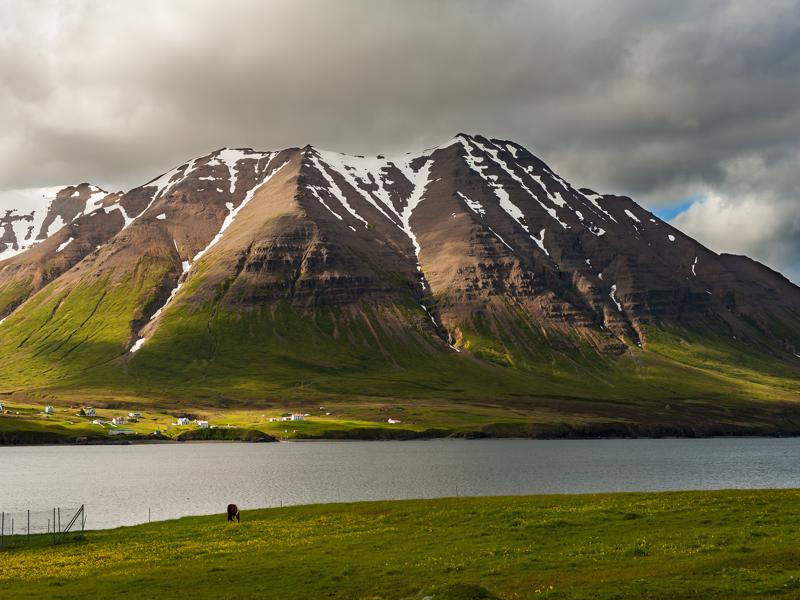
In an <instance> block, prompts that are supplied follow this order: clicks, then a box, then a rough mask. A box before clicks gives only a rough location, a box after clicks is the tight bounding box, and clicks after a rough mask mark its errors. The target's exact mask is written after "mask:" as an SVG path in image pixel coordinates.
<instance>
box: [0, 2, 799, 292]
mask: <svg viewBox="0 0 800 600" xmlns="http://www.w3.org/2000/svg"><path fill="white" fill-rule="evenodd" d="M0 14H1V15H2V17H0V160H2V164H3V165H4V166H3V168H2V170H0V190H2V189H9V188H19V187H32V186H40V185H57V184H61V183H75V182H81V181H90V182H92V183H96V184H98V185H101V186H103V187H105V188H106V189H109V190H111V189H125V188H128V187H132V186H134V185H138V184H140V183H143V182H144V181H146V180H148V179H150V178H151V177H153V176H154V175H157V174H159V173H160V172H162V171H164V170H166V169H167V168H169V167H172V166H174V165H176V164H179V163H182V162H184V161H185V160H186V159H188V158H191V157H194V156H198V155H202V154H205V153H207V152H209V151H210V150H212V149H215V148H219V147H222V146H251V147H254V148H259V149H276V148H284V147H288V146H302V145H305V144H306V143H311V144H314V145H318V146H320V147H323V148H327V149H332V150H339V151H343V152H351V153H358V154H374V153H378V152H390V151H393V150H394V151H406V150H412V149H418V148H424V147H428V146H432V145H436V144H438V143H441V142H443V141H445V140H447V139H449V138H450V137H451V136H452V135H453V134H455V133H458V132H460V131H464V132H468V133H482V134H484V135H488V136H493V137H502V138H508V139H513V140H515V141H517V142H519V143H521V144H523V145H525V146H527V147H528V148H529V149H531V150H532V151H533V152H535V153H536V154H538V155H539V156H540V157H541V158H543V159H544V160H545V161H546V162H548V163H549V164H550V165H551V166H552V167H553V168H554V170H556V171H557V172H558V173H560V174H561V175H562V176H564V177H565V178H566V179H567V180H569V181H570V182H572V183H573V184H574V185H576V186H588V187H592V188H594V189H596V190H597V191H600V192H606V193H610V192H614V193H624V194H628V195H630V196H632V197H633V198H634V199H636V200H637V201H639V202H640V203H641V204H643V205H644V206H646V207H647V208H650V209H651V210H656V211H657V212H659V213H660V214H663V215H668V216H671V217H673V223H675V224H676V225H677V226H678V227H680V228H681V229H683V230H684V231H686V232H687V233H688V234H690V235H692V236H694V237H696V238H697V239H699V240H700V241H702V242H704V243H706V244H707V245H709V246H710V247H711V248H712V249H714V250H717V251H727V252H737V253H744V254H748V255H750V256H752V257H754V258H756V259H758V260H761V261H763V262H765V263H767V264H769V265H770V266H772V267H774V268H776V269H779V270H781V271H782V272H784V273H785V274H787V275H788V276H790V277H791V278H792V279H793V280H794V281H796V282H797V281H800V187H799V186H798V183H797V181H798V175H800V0H795V1H792V0H779V1H769V0H758V1H756V0H741V1H725V0H718V1H716V0H709V1H706V2H702V1H697V0H695V1H692V2H688V1H687V2H683V1H680V0H670V1H668V2H667V1H664V0H653V1H652V2H644V1H642V0H639V1H630V2H629V1H625V0H615V1H614V2H609V1H608V0H598V1H596V2H595V1H591V0H575V1H574V2H570V1H566V0H552V1H538V2H524V1H511V0H487V1H478V0H463V1H444V0H439V1H433V0H421V1H412V0H403V1H400V0H397V1H395V2H382V1H379V0H363V1H362V0H337V1H335V2H333V1H330V0H304V1H303V2H287V1H286V0H281V1H280V2H273V1H268V0H253V1H248V0H225V1H224V2H205V1H200V0H197V1H182V0H163V1H161V2H156V1H150V0H136V1H135V2H134V1H131V2H122V1H119V2H112V1H106V2H99V1H98V2H93V1H80V0H75V1H69V0H57V1H56V0H53V1H50V2H43V1H37V0H24V1H23V0H0ZM676 213H677V214H676Z"/></svg>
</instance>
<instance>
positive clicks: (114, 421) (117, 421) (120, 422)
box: [111, 417, 125, 425]
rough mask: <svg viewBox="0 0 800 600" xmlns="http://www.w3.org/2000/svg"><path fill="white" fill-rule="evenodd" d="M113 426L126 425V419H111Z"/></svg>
mask: <svg viewBox="0 0 800 600" xmlns="http://www.w3.org/2000/svg"><path fill="white" fill-rule="evenodd" d="M111 424H112V425H124V424H125V419H124V417H114V418H113V419H111Z"/></svg>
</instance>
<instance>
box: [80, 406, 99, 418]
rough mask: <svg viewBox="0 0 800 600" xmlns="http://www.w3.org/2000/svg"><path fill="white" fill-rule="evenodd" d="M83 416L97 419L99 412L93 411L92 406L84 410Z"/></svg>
mask: <svg viewBox="0 0 800 600" xmlns="http://www.w3.org/2000/svg"><path fill="white" fill-rule="evenodd" d="M83 415H84V416H86V417H96V416H97V411H96V410H95V409H93V408H92V407H91V406H87V407H86V408H84V409H83Z"/></svg>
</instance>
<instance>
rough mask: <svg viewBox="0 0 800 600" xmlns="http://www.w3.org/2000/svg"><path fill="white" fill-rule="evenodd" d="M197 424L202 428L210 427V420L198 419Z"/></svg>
mask: <svg viewBox="0 0 800 600" xmlns="http://www.w3.org/2000/svg"><path fill="white" fill-rule="evenodd" d="M197 426H198V427H199V428H200V429H208V421H197Z"/></svg>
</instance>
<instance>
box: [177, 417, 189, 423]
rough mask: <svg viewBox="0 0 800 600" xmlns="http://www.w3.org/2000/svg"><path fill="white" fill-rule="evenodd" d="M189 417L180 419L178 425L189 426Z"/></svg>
mask: <svg viewBox="0 0 800 600" xmlns="http://www.w3.org/2000/svg"><path fill="white" fill-rule="evenodd" d="M188 424H189V417H178V425H188Z"/></svg>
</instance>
